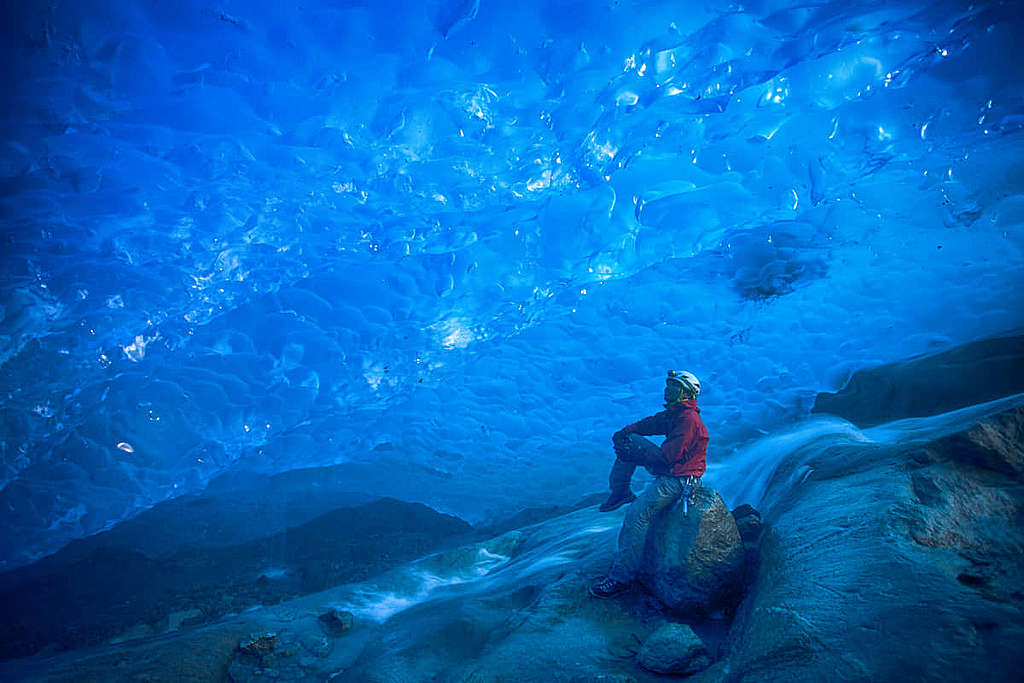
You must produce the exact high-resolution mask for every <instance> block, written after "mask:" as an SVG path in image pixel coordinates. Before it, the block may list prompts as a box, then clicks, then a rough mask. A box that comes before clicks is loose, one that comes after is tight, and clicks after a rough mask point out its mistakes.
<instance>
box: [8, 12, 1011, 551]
mask: <svg viewBox="0 0 1024 683" xmlns="http://www.w3.org/2000/svg"><path fill="white" fill-rule="evenodd" d="M1019 10H1020V8H1019V5H1018V4H1017V3H1014V2H976V3H973V4H969V3H967V2H953V1H937V2H928V1H926V0H911V1H898V2H889V3H884V4H879V3H875V2H850V1H849V0H843V1H841V2H840V1H839V0H833V1H828V0H824V1H823V2H820V3H813V4H806V3H793V2H781V1H775V0H754V1H753V2H747V3H742V4H737V3H729V2H720V3H715V2H709V3H701V4H699V5H695V6H687V5H686V4H683V3H678V2H658V1H650V2H641V1H639V0H634V1H631V0H587V1H582V0H569V1H566V2H551V1H541V0H518V1H516V2H508V1H505V0H443V1H442V0H431V1H428V2H424V3H410V2H400V1H398V0H381V1H377V2H358V1H354V2H340V3H328V2H311V3H302V4H300V5H295V6H284V5H282V4H281V3H276V2H244V3H243V2H233V1H230V0H228V1H226V2H222V3H219V4H210V3H205V2H199V1H189V0H183V1H182V2H177V3H150V2H127V1H115V0H107V1H102V0H81V1H79V2H50V3H43V2H25V3H7V5H5V9H4V12H5V17H4V21H3V22H0V24H2V28H0V31H2V32H3V40H2V43H0V44H2V48H0V49H2V50H3V65H4V69H3V73H4V76H3V77H4V88H3V92H4V106H3V109H2V114H0V115H2V117H3V134H2V140H0V148H2V150H3V152H2V154H0V214H2V223H0V225H2V239H3V248H2V249H0V263H2V268H3V271H2V273H3V277H2V281H0V377H2V384H0V392H2V396H3V401H4V404H3V411H2V417H0V420H2V422H0V486H2V489H0V515H2V518H0V519H2V523H0V528H2V529H3V532H2V534H3V543H2V544H0V548H2V555H0V568H5V567H12V566H16V565H18V564H22V563H24V562H26V561H28V560H29V559H31V558H33V557H37V556H39V555H40V554H42V553H46V552H52V551H54V550H56V549H57V548H59V547H61V546H62V545H64V544H65V543H67V542H68V541H69V540H72V539H74V538H77V537H81V536H86V535H89V534H93V533H95V532H97V531H99V530H101V529H104V528H106V527H109V526H110V525H112V524H115V523H117V522H118V521H120V520H122V519H125V518H127V517H130V516H132V515H134V514H137V513H138V512H140V511H142V510H144V509H146V508H148V507H151V506H153V505H154V504H156V503H158V502H159V501H161V500H165V499H167V498H170V497H174V496H179V495H182V494H184V493H189V492H195V491H198V490H201V489H202V488H203V487H204V486H205V485H206V484H207V483H208V482H209V481H210V480H211V479H212V478H214V477H216V476H218V475H220V474H222V473H225V472H231V471H257V472H270V473H272V472H283V471H289V470H295V469H298V468H308V467H318V466H326V465H333V464H338V463H346V462H355V463H374V462H379V463H380V466H381V467H382V468H389V469H390V470H392V471H393V472H394V476H395V477H401V476H403V473H404V472H405V471H407V470H408V469H410V468H413V467H415V468H425V469H426V470H428V471H432V472H435V473H437V474H438V476H439V477H441V478H446V480H448V481H449V482H450V484H448V485H447V488H444V489H438V490H424V491H422V492H421V494H420V498H421V499H422V501H423V502H427V503H429V504H431V505H434V506H435V507H437V508H439V509H442V510H445V511H452V512H454V513H455V514H458V515H460V516H462V517H464V518H466V519H470V520H474V519H482V518H485V517H488V516H493V515H496V514H499V513H503V512H504V513H507V512H513V511H515V509H516V507H517V506H524V507H525V506H527V505H536V504H540V503H546V502H555V501H552V500H551V499H552V497H559V498H561V499H562V500H564V501H571V500H575V499H576V498H578V497H579V496H580V495H582V494H584V493H587V492H592V491H596V490H600V489H601V488H603V484H604V477H605V473H606V469H607V466H608V464H609V461H610V458H611V454H610V441H609V436H610V434H611V433H612V432H613V431H614V430H615V429H617V428H619V427H621V426H622V425H624V424H626V423H628V422H630V421H632V420H634V419H636V418H637V417H640V416H643V415H646V414H649V413H651V412H653V411H654V410H656V409H657V408H658V401H659V400H660V399H659V397H660V390H661V378H662V377H663V373H664V371H665V370H666V369H669V368H687V369H690V370H692V371H693V372H695V373H696V374H697V375H698V376H699V377H700V378H701V379H702V381H703V382H704V386H705V392H704V394H703V395H702V407H703V410H704V413H703V415H704V418H705V421H706V423H707V424H708V426H709V429H710V431H711V433H712V443H711V450H710V460H711V461H712V462H716V463H717V464H716V466H717V467H720V468H726V469H727V468H728V467H729V459H730V456H732V455H734V454H735V453H741V451H742V449H743V448H744V445H745V444H748V443H749V442H750V441H751V440H752V439H754V438H756V437H759V436H762V435H765V434H769V433H776V432H784V431H785V430H788V429H790V428H791V427H792V425H793V424H794V423H797V422H798V421H800V420H802V419H803V418H804V417H805V416H807V415H808V413H809V411H810V408H811V404H812V402H813V399H814V396H815V395H816V394H817V393H818V392H820V391H828V390H836V389H839V388H840V387H841V386H842V385H843V384H844V383H845V381H846V380H847V379H848V378H849V377H850V376H851V374H852V373H853V372H854V371H856V370H857V369H859V368H865V367H869V366H873V365H877V364H879V363H884V362H888V361H894V360H899V359H902V358H906V357H909V356H912V355H915V354H920V353H925V352H932V351H938V350H942V349H946V348H949V347H952V346H954V345H957V344H961V343H965V342H969V341H973V340H977V339H982V338H986V337H990V336H993V335H999V334H1004V333H1006V332H1010V331H1014V330H1018V329H1019V328H1020V327H1021V326H1022V322H1024V309H1022V307H1021V305H1020V297H1019V292H1021V291H1022V290H1024V268H1022V265H1024V258H1022V256H1024V253H1022V250H1024V164H1022V161H1021V160H1022V159H1024V132H1022V127H1024V100H1022V97H1021V93H1022V92H1024V68H1022V67H1021V64H1024V54H1022V49H1024V48H1022V46H1021V41H1020V40H1019V35H1020V34H1021V30H1022V28H1024V25H1022V19H1021V17H1022V14H1021V13H1020V11H1019ZM743 452H745V451H743ZM741 455H742V453H741ZM741 461H742V458H738V459H737V460H736V462H737V463H739V462H741ZM737 466H739V465H738V464H737ZM488 491H493V492H494V494H493V495H492V496H488V495H487V492H488ZM470 492H472V493H473V495H472V496H470V495H468V494H469V493H470ZM487 497H490V498H492V499H493V504H492V505H491V506H489V507H487V506H484V505H483V504H482V503H480V502H479V501H480V500H482V499H484V498H487ZM558 502H561V501H558Z"/></svg>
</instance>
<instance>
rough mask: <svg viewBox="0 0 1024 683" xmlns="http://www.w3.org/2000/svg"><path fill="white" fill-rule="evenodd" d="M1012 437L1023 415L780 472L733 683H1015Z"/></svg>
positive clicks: (737, 625) (1020, 625)
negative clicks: (953, 681) (952, 677)
mask: <svg viewBox="0 0 1024 683" xmlns="http://www.w3.org/2000/svg"><path fill="white" fill-rule="evenodd" d="M1022 428H1024V408H1020V407H1018V408H1015V409H1012V410H1010V411H1009V412H1005V413H1003V414H1001V415H997V416H995V417H991V418H988V419H985V420H982V421H981V422H980V423H978V424H976V425H974V426H972V427H970V428H968V429H964V430H962V431H959V432H957V433H954V434H951V435H948V436H945V437H942V438H939V439H937V440H933V441H931V442H925V443H913V442H911V443H909V444H908V445H891V446H887V445H882V444H875V443H865V442H861V443H857V442H853V443H835V442H833V443H830V444H823V445H822V447H821V448H816V449H806V450H805V451H804V453H803V455H801V456H800V457H796V456H794V458H793V459H790V460H788V461H786V462H783V463H782V464H781V465H780V466H779V468H778V471H777V472H776V475H775V478H774V480H773V482H772V484H771V485H770V486H769V489H768V491H769V494H768V496H767V497H766V500H765V502H764V504H763V509H764V512H765V515H766V520H767V523H766V528H765V532H764V537H763V540H762V543H761V547H760V553H761V561H760V566H759V569H758V573H757V577H756V580H755V581H754V584H753V585H752V587H751V588H750V590H749V594H748V597H747V599H746V600H745V601H744V602H743V604H742V605H741V607H740V608H739V610H738V611H737V616H736V620H735V622H734V623H733V626H732V630H731V633H730V636H729V647H728V651H727V654H726V662H727V666H728V669H729V671H730V679H731V680H736V681H764V680H768V681H775V680H778V681H781V680H786V681H817V680H944V679H946V678H948V676H949V674H950V672H955V673H956V677H957V678H958V679H960V680H972V679H974V680H1013V679H1014V678H1015V676H1016V675H1017V672H1019V671H1020V669H1021V667H1024V652H1022V651H1021V649H1020V648H1019V646H1018V644H1019V643H1020V642H1024V593H1022V591H1021V589H1020V586H1021V584H1022V583H1024V488H1022V486H1021V484H1022V480H1021V476H1020V467H1019V464H1020V463H1021V461H1022V457H1024V450H1022V449H1024V440H1022V439H1021V429H1022ZM808 454H809V455H808ZM801 472H802V474H800V476H794V473H801Z"/></svg>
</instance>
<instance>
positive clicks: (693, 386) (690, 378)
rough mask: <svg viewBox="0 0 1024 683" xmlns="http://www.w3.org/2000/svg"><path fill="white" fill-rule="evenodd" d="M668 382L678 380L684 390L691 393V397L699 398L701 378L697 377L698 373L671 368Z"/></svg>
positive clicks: (666, 381)
mask: <svg viewBox="0 0 1024 683" xmlns="http://www.w3.org/2000/svg"><path fill="white" fill-rule="evenodd" d="M668 382H678V383H679V384H680V385H681V386H682V387H683V391H684V392H685V393H687V394H689V395H690V397H691V398H697V396H699V395H700V380H699V379H697V375H695V374H693V373H692V372H687V371H686V370H669V371H668V379H666V380H665V383H666V384H667V383H668Z"/></svg>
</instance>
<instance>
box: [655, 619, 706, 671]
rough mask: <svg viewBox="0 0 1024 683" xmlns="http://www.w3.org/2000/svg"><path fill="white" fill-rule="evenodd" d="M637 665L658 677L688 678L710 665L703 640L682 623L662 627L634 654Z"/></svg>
mask: <svg viewBox="0 0 1024 683" xmlns="http://www.w3.org/2000/svg"><path fill="white" fill-rule="evenodd" d="M637 661H638V662H639V664H640V666H642V667H643V668H645V669H647V670H648V671H653V672H655V673H659V674H676V675H689V674H694V673H697V672H698V671H703V670H704V669H706V668H708V667H709V666H711V657H709V656H708V651H707V648H706V647H705V646H704V641H702V640H701V639H700V636H698V635H697V634H696V633H694V632H693V629H692V628H690V627H689V626H688V625H686V624H665V625H664V626H662V627H661V628H659V629H658V630H657V631H655V632H654V633H652V634H651V635H650V637H649V638H648V639H647V640H646V641H645V642H644V644H643V646H642V647H641V648H640V652H638V653H637Z"/></svg>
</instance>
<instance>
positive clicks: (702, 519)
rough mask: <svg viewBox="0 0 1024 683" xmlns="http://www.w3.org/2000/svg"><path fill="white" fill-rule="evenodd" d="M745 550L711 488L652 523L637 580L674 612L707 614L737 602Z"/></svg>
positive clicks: (729, 516)
mask: <svg viewBox="0 0 1024 683" xmlns="http://www.w3.org/2000/svg"><path fill="white" fill-rule="evenodd" d="M743 569H744V549H743V540H742V538H741V537H740V532H739V528H738V527H737V525H736V520H735V519H734V518H733V516H732V514H730V512H729V509H728V508H727V507H726V506H725V503H724V502H723V501H722V497H721V496H720V495H718V492H717V491H715V490H714V489H712V488H708V487H701V488H699V489H698V490H697V493H696V496H695V500H694V502H693V503H692V504H691V505H690V506H689V511H688V513H687V514H686V515H684V514H683V506H682V503H680V504H678V505H676V506H675V507H673V508H670V509H668V510H665V511H663V512H662V513H661V514H659V515H658V516H657V517H656V518H655V519H654V521H653V522H652V524H651V530H650V532H649V533H648V535H647V545H646V547H645V548H644V560H643V563H642V566H641V569H640V581H641V583H643V584H644V585H645V586H647V588H648V589H649V590H650V591H651V592H652V593H653V594H654V595H655V596H656V597H657V598H658V599H659V600H661V602H662V603H664V605H665V606H666V607H667V608H669V609H670V610H671V611H673V612H678V613H683V614H710V613H712V612H714V611H716V610H718V609H720V608H722V607H729V606H731V605H734V604H735V603H736V602H738V600H739V597H740V593H741V591H742V586H743Z"/></svg>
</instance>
